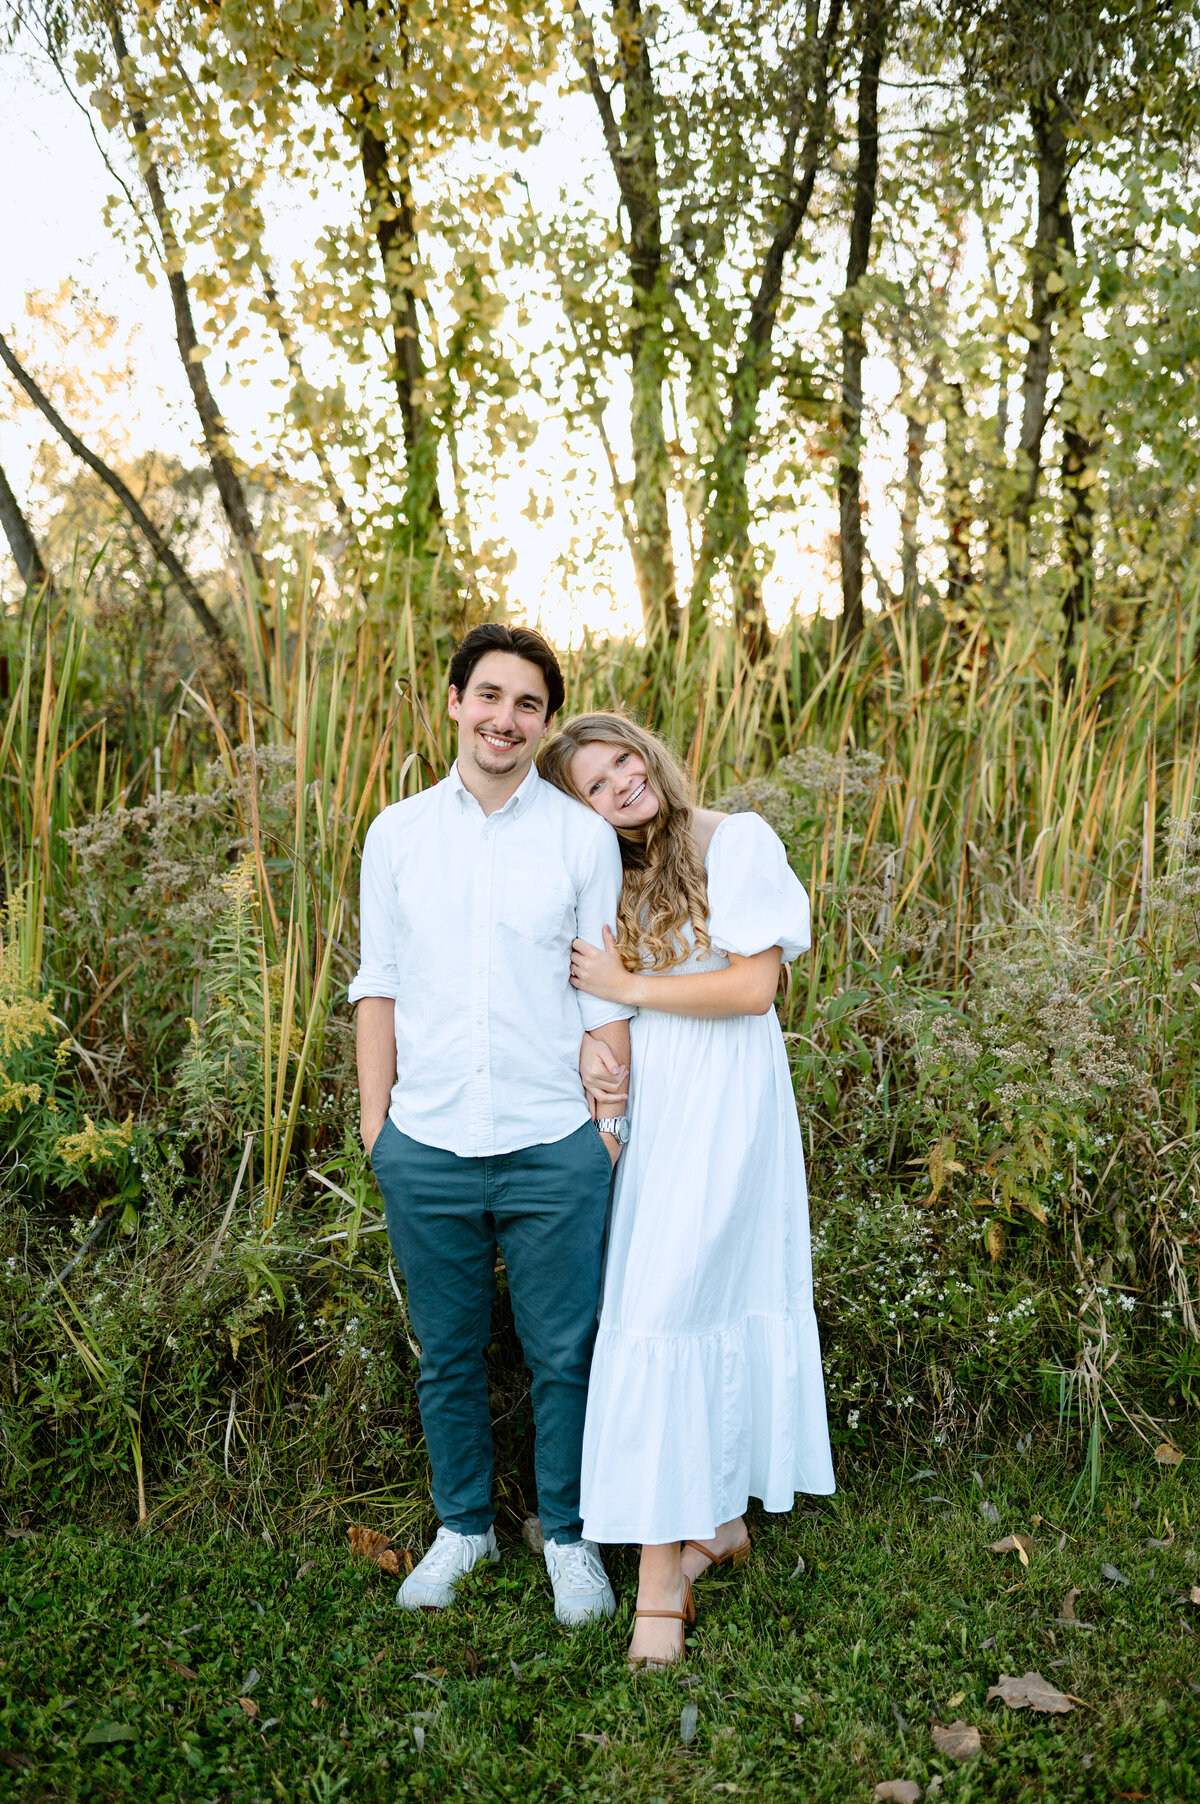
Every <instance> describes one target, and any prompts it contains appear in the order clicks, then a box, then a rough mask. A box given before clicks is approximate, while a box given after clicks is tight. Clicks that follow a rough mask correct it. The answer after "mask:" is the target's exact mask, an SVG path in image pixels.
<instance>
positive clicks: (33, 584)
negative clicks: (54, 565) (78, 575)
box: [0, 464, 54, 595]
mask: <svg viewBox="0 0 1200 1804" xmlns="http://www.w3.org/2000/svg"><path fill="white" fill-rule="evenodd" d="M0 526H2V527H3V528H4V536H5V538H6V539H7V540H8V546H9V550H10V551H11V552H12V554H13V561H14V563H15V564H16V566H17V569H18V570H19V571H20V573H21V580H22V582H23V583H24V584H25V591H26V593H27V594H28V592H29V590H30V589H41V588H43V587H44V588H45V589H46V590H47V591H48V593H49V594H50V595H53V594H54V579H53V578H52V577H51V575H50V572H49V571H48V570H47V568H46V563H45V559H44V558H43V557H42V554H41V551H40V549H39V548H38V542H37V540H36V539H35V538H34V536H33V528H32V527H31V526H30V524H29V522H28V520H26V518H25V515H24V514H23V513H22V511H21V504H20V502H19V501H18V500H17V498H16V496H15V495H14V494H13V491H12V488H11V486H10V484H9V480H8V477H7V475H6V474H5V471H4V466H3V464H0Z"/></svg>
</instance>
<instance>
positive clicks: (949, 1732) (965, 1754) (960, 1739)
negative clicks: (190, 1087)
mask: <svg viewBox="0 0 1200 1804" xmlns="http://www.w3.org/2000/svg"><path fill="white" fill-rule="evenodd" d="M929 1733H930V1735H931V1736H932V1737H933V1745H934V1747H935V1748H936V1749H937V1751H938V1753H939V1754H944V1755H945V1756H946V1758H947V1760H957V1761H963V1760H974V1758H975V1756H976V1755H977V1754H978V1752H979V1747H980V1742H979V1730H978V1729H975V1728H972V1726H971V1724H970V1723H964V1722H963V1721H962V1720H961V1718H960V1719H959V1721H957V1722H953V1723H933V1724H931V1725H930V1730H929Z"/></svg>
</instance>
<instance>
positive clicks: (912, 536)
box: [900, 373, 934, 607]
mask: <svg viewBox="0 0 1200 1804" xmlns="http://www.w3.org/2000/svg"><path fill="white" fill-rule="evenodd" d="M933 381H934V378H933V375H932V373H931V374H930V376H929V378H928V388H930V389H931V388H932V386H933ZM928 403H929V394H928V389H927V392H926V394H925V396H924V405H922V404H921V403H915V404H914V403H913V402H911V401H910V403H909V406H908V409H907V411H906V412H905V415H904V425H905V457H904V504H903V506H902V507H901V510H900V595H901V599H902V600H903V601H904V603H905V605H906V606H909V607H911V606H912V604H913V603H914V602H915V601H916V599H917V583H918V577H917V552H918V549H919V547H918V539H917V521H918V519H919V516H920V511H921V471H922V467H923V465H924V462H925V443H926V440H927V439H928V437H929V415H928Z"/></svg>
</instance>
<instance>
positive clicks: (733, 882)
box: [708, 814, 812, 964]
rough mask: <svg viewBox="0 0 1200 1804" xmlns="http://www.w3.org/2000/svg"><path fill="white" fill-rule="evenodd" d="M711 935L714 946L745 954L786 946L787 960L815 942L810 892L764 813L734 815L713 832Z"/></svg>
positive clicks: (709, 923)
mask: <svg viewBox="0 0 1200 1804" xmlns="http://www.w3.org/2000/svg"><path fill="white" fill-rule="evenodd" d="M708 933H709V938H710V940H711V941H712V944H713V948H714V950H717V951H720V952H736V953H738V954H740V956H741V957H743V958H753V956H754V954H755V953H756V952H765V951H766V949H767V947H768V946H782V948H783V958H784V963H785V964H786V963H788V962H789V961H790V960H792V959H794V958H798V957H799V955H800V953H802V952H807V950H808V948H809V945H810V944H811V937H812V936H811V932H810V924H809V906H808V891H807V890H806V889H805V887H804V885H803V884H802V883H801V881H800V879H799V877H797V875H796V873H795V872H794V871H793V870H792V868H791V866H790V865H789V863H788V861H787V853H786V852H785V851H784V849H783V842H782V840H781V839H780V838H779V836H778V834H777V833H775V832H773V831H772V829H771V828H770V827H768V825H767V823H766V821H764V820H763V818H762V816H761V815H758V814H731V815H730V816H729V817H728V819H727V820H724V821H722V822H721V825H720V826H719V827H718V828H717V830H716V833H715V834H714V835H713V838H712V841H711V843H710V845H709V851H708Z"/></svg>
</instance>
